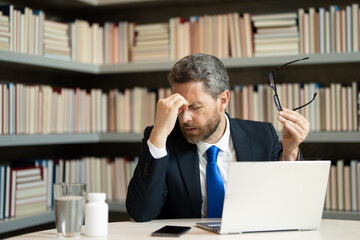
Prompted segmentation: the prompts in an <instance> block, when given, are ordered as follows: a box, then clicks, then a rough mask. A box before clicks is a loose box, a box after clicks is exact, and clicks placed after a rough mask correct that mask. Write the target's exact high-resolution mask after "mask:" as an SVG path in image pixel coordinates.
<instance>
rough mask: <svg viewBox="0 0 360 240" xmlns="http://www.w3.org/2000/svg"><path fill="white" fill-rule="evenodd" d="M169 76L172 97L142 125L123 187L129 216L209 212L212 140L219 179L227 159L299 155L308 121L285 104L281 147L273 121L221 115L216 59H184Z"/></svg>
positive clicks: (225, 89) (223, 76)
mask: <svg viewBox="0 0 360 240" xmlns="http://www.w3.org/2000/svg"><path fill="white" fill-rule="evenodd" d="M168 79H169V82H170V85H171V90H172V95H171V96H170V97H168V98H166V99H161V100H159V101H158V103H157V110H156V118H155V123H154V126H153V127H148V128H146V129H145V133H144V138H143V141H142V150H141V153H140V157H139V163H138V165H137V167H136V170H135V172H134V176H133V178H132V180H131V181H130V184H129V187H128V195H127V199H126V207H127V210H128V213H129V215H130V216H131V217H132V218H133V219H134V220H136V221H149V220H151V219H154V218H200V217H209V216H210V215H208V208H207V204H208V196H207V194H206V192H207V191H209V190H207V187H211V186H206V185H210V184H206V175H207V173H206V171H207V170H206V168H207V167H206V164H207V154H205V152H207V149H208V148H209V147H210V146H212V145H214V146H216V147H217V148H219V149H220V150H219V153H218V157H217V159H218V160H217V167H218V169H219V170H220V173H221V176H220V178H222V179H221V181H223V182H224V183H226V179H227V168H228V165H229V162H230V161H264V160H297V159H299V158H301V153H300V151H299V144H300V143H301V142H302V141H303V140H304V139H305V138H306V136H307V134H308V132H309V125H310V124H309V122H308V121H307V120H306V119H305V118H304V117H303V116H302V115H300V114H299V113H297V112H294V111H292V110H289V109H283V111H281V112H280V113H279V116H278V120H279V121H280V122H281V123H283V131H282V136H283V141H282V148H281V145H280V143H279V142H278V137H277V135H276V132H275V130H274V127H273V126H272V125H271V124H270V123H261V122H255V121H247V120H240V119H232V118H230V117H229V116H228V115H227V114H226V113H225V110H226V107H227V106H228V103H229V98H230V93H229V77H228V75H227V72H226V69H225V67H224V65H223V64H222V62H221V61H220V60H219V59H217V58H216V57H214V56H211V55H206V54H195V55H189V56H187V57H184V58H183V59H181V60H180V61H178V62H177V63H176V64H175V65H174V67H173V68H172V70H171V71H170V74H169V77H168ZM221 197H222V196H221ZM221 207H222V206H221ZM220 211H221V210H220Z"/></svg>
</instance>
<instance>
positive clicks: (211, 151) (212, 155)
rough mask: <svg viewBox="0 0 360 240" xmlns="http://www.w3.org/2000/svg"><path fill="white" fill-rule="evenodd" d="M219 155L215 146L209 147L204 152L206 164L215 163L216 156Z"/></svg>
mask: <svg viewBox="0 0 360 240" xmlns="http://www.w3.org/2000/svg"><path fill="white" fill-rule="evenodd" d="M218 153H219V148H218V147H216V146H211V147H209V148H208V149H207V150H206V156H207V162H208V163H210V162H216V159H217V155H218Z"/></svg>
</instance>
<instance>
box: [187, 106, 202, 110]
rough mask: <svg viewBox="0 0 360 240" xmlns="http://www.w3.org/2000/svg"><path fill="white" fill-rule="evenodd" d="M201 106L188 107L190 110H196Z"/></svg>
mask: <svg viewBox="0 0 360 240" xmlns="http://www.w3.org/2000/svg"><path fill="white" fill-rule="evenodd" d="M200 107H201V106H190V107H189V108H190V109H192V110H198V109H199V108H200Z"/></svg>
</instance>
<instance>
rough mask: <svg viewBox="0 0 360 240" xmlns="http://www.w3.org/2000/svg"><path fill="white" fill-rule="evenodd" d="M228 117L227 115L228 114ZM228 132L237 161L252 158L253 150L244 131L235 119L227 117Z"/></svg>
mask: <svg viewBox="0 0 360 240" xmlns="http://www.w3.org/2000/svg"><path fill="white" fill-rule="evenodd" d="M228 117H229V116H228ZM229 122H230V132H231V137H232V141H233V144H234V148H235V152H236V157H237V160H238V161H249V160H253V159H254V150H253V147H252V145H251V143H250V141H249V138H248V137H247V134H246V132H245V131H244V130H243V128H242V127H241V126H240V124H239V123H237V122H236V120H235V119H232V118H230V117H229Z"/></svg>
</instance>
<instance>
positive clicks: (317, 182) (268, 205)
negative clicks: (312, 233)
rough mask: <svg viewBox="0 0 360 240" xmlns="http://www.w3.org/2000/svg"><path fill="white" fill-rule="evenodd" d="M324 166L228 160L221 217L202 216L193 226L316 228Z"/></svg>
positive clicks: (322, 197)
mask: <svg viewBox="0 0 360 240" xmlns="http://www.w3.org/2000/svg"><path fill="white" fill-rule="evenodd" d="M330 165H331V162H330V161H294V162H283V161H279V162H272V161H271V162H231V163H230V166H229V172H228V179H227V185H226V190H225V199H224V207H223V213H222V218H221V221H220V222H214V221H212V222H209V219H206V222H205V220H204V222H198V223H196V226H198V227H201V228H204V229H206V230H210V231H213V232H216V233H219V234H237V233H247V232H263V231H285V230H300V231H302V230H315V229H318V228H319V227H320V223H321V218H322V213H323V207H324V201H325V194H326V188H327V182H328V178H329V171H330ZM215 220H216V219H215Z"/></svg>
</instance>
